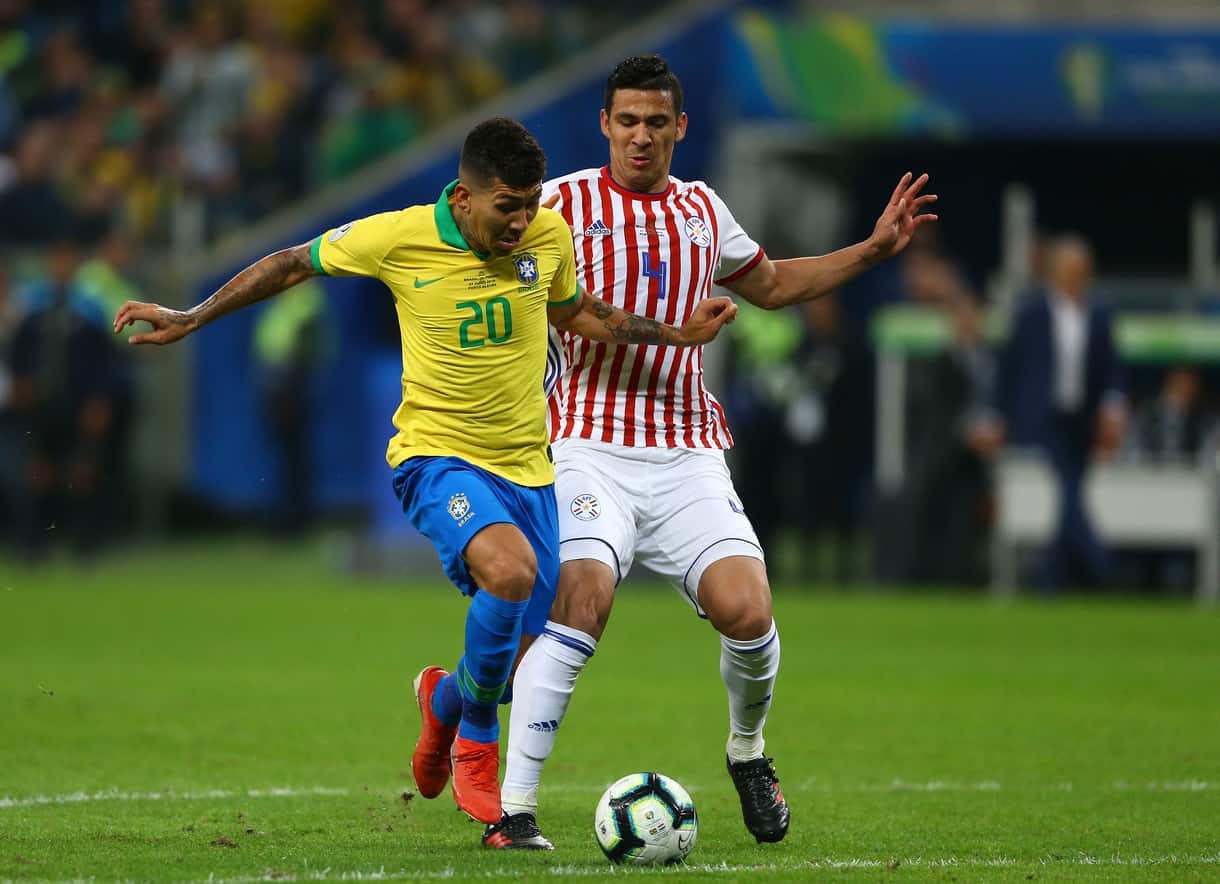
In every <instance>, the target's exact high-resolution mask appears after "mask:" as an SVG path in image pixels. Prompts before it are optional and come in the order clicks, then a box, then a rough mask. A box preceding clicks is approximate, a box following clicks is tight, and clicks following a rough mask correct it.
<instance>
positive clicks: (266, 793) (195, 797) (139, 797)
mask: <svg viewBox="0 0 1220 884" xmlns="http://www.w3.org/2000/svg"><path fill="white" fill-rule="evenodd" d="M351 794H352V790H351V789H332V788H328V787H326V786H306V787H304V788H299V789H297V788H291V787H273V788H270V789H242V790H237V791H234V790H231V789H205V790H203V791H200V792H175V791H174V790H172V789H167V790H165V791H163V792H121V791H119V790H117V789H108V790H105V791H101V792H69V793H68V794H66V795H29V796H26V797H24V798H10V797H0V808H4V807H34V806H38V805H43V804H80V803H83V802H86V801H205V800H208V799H212V798H299V797H303V796H306V795H351Z"/></svg>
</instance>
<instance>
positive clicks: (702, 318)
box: [678, 298, 737, 346]
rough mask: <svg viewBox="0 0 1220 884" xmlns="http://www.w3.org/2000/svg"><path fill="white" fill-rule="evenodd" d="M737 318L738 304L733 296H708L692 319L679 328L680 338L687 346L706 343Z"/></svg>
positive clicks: (697, 308)
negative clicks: (734, 301)
mask: <svg viewBox="0 0 1220 884" xmlns="http://www.w3.org/2000/svg"><path fill="white" fill-rule="evenodd" d="M736 318H737V305H736V304H734V303H733V299H732V298H708V299H707V300H706V301H701V302H700V303H699V306H698V307H696V308H695V312H694V313H692V314H691V315H690V319H688V320H686V322H685V323H684V324H683V325H682V327H681V328H680V329H678V335H679V340H680V342H681V343H682V344H684V345H687V346H689V345H691V344H706V343H707V342H708V341H710V340H712V339H713V338H715V337H716V335H718V334H719V333H720V329H722V328H723V327H724V326H726V325H728V324H729V323H730V322H732V321H733V320H734V319H736Z"/></svg>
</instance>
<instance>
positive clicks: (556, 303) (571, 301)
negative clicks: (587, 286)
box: [547, 283, 580, 307]
mask: <svg viewBox="0 0 1220 884" xmlns="http://www.w3.org/2000/svg"><path fill="white" fill-rule="evenodd" d="M579 297H580V283H577V284H576V291H574V292H572V297H570V298H564V299H563V300H562V301H549V302H547V306H548V307H566V306H568V305H569V304H575V303H576V299H577V298H579Z"/></svg>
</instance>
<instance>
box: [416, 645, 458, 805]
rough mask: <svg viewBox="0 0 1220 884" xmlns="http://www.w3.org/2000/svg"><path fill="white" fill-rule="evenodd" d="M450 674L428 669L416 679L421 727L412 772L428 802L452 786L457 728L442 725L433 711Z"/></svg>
mask: <svg viewBox="0 0 1220 884" xmlns="http://www.w3.org/2000/svg"><path fill="white" fill-rule="evenodd" d="M448 674H449V673H448V672H446V671H445V670H444V669H441V668H440V667H439V666H426V667H424V670H423V671H422V672H420V674H419V675H417V676H415V682H414V684H415V701H416V702H417V703H418V704H419V716H420V719H421V724H420V730H419V740H418V741H417V742H416V744H415V753H414V754H413V755H412V756H411V771H412V772H413V773H414V774H415V787H416V788H417V789H419V794H420V795H423V796H424V797H425V798H435V797H436V796H437V795H439V794H441V792H443V791H444V790H445V784H446V783H447V782H449V771H450V761H449V753H450V747H451V746H452V745H453V738H454V737H456V736H457V728H456V727H446V726H445V725H443V724H442V723H441V721H440V719H439V718H437V717H436V715H435V713H433V711H432V692H433V691H435V690H436V686H437V684H439V683H440V680H441V679H442V678H444V677H445V676H446V675H448Z"/></svg>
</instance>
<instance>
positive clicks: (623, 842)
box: [593, 773, 699, 865]
mask: <svg viewBox="0 0 1220 884" xmlns="http://www.w3.org/2000/svg"><path fill="white" fill-rule="evenodd" d="M698 831H699V820H698V818H697V817H696V816H695V804H694V802H693V801H691V798H690V795H688V794H687V792H686V790H685V789H683V788H682V786H681V785H679V783H678V781H677V780H673V779H670V778H669V777H667V776H665V775H664V774H659V773H637V774H631V775H630V776H626V777H623V778H622V779H621V780H619V781H618V782H616V783H614V785H612V786H611V787H610V788H609V789H607V790H606V792H605V794H603V795H602V798H601V801H599V802H597V812H596V813H595V814H594V817H593V833H594V835H596V836H597V843H598V844H600V845H601V848H602V852H603V853H604V854H606V857H607V858H608V859H609V860H610V862H612V863H635V864H637V865H658V864H662V863H663V864H670V863H679V862H682V860H683V859H685V858H686V855H687V854H688V853H690V851H691V848H692V847H694V846H695V834H696V833H697V832H698Z"/></svg>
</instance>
